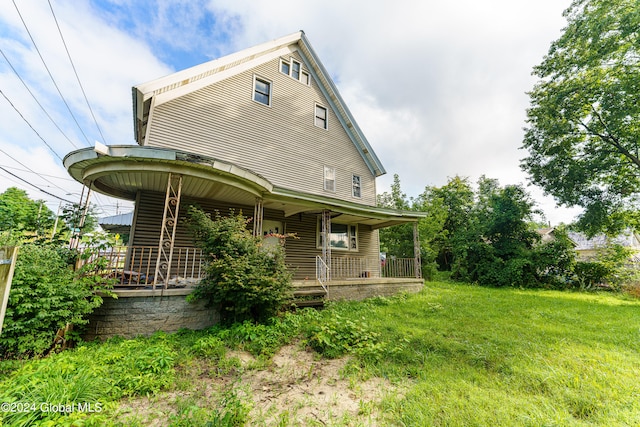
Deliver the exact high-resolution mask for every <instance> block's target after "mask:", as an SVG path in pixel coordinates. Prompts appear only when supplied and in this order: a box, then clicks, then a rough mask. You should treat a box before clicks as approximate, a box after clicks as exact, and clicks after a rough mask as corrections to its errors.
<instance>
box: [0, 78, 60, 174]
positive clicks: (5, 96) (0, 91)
mask: <svg viewBox="0 0 640 427" xmlns="http://www.w3.org/2000/svg"><path fill="white" fill-rule="evenodd" d="M0 94H1V95H2V96H3V97H4V99H6V100H7V102H8V103H9V105H11V106H12V107H13V109H14V110H16V113H18V115H20V117H21V118H22V120H24V121H25V123H26V124H28V125H29V127H30V128H31V130H32V131H34V132H35V134H36V135H38V138H40V139H41V140H42V142H44V145H46V146H47V148H49V150H51V152H52V153H53V154H54V155H55V156H56V157H57V158H58V159H60V161H62V157H60V156H59V155H58V153H56V151H55V150H54V149H53V148H52V147H51V146H50V145H49V144H48V143H47V141H45V140H44V138H43V137H42V135H40V134H39V133H38V131H37V130H36V129H35V128H34V127H33V126H32V125H31V123H29V120H27V118H26V117H25V116H23V115H22V113H21V112H20V110H18V108H16V106H15V105H13V102H11V100H9V98H7V95H5V94H4V92H3V91H2V89H0Z"/></svg>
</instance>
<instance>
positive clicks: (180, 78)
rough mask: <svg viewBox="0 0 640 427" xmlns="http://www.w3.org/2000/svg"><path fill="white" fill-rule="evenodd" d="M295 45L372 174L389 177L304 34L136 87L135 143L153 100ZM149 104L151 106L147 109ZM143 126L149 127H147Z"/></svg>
mask: <svg viewBox="0 0 640 427" xmlns="http://www.w3.org/2000/svg"><path fill="white" fill-rule="evenodd" d="M292 44H297V45H298V46H299V47H300V48H301V50H302V53H303V54H304V55H303V57H309V59H310V60H312V61H313V64H309V63H307V64H306V65H307V67H308V68H309V71H310V72H311V73H312V74H313V75H314V78H315V79H316V81H318V82H319V83H320V85H319V86H320V89H321V91H322V92H323V94H324V95H325V97H326V98H327V100H328V101H329V102H331V103H332V104H333V105H332V107H333V109H334V110H335V111H336V113H338V118H339V120H340V123H341V125H342V126H343V128H344V129H345V131H346V132H347V134H348V135H349V137H350V139H351V141H352V143H353V144H354V146H355V147H356V149H357V150H358V152H359V153H360V156H361V157H362V158H363V160H364V161H365V163H366V165H367V167H368V168H369V170H370V171H371V173H372V174H373V175H374V176H375V177H379V176H381V175H384V174H386V173H387V172H386V170H385V169H384V166H382V162H381V161H380V159H379V158H378V156H377V155H376V154H375V152H374V151H373V148H372V147H371V145H370V144H369V141H367V138H366V137H365V136H364V133H363V132H362V130H361V129H360V127H359V126H358V124H357V122H356V120H355V118H354V117H353V115H352V114H351V111H350V110H349V108H348V107H347V104H346V103H345V102H344V100H343V99H342V96H341V95H340V92H339V91H338V88H337V87H336V85H335V83H334V82H333V80H332V79H331V77H330V74H329V72H328V71H327V70H326V69H325V67H324V65H323V64H322V62H321V61H320V58H319V57H318V55H317V54H316V53H315V50H314V49H313V47H312V46H311V44H310V43H309V40H308V38H307V37H306V35H305V33H304V31H298V32H295V33H293V34H289V35H287V36H284V37H281V38H278V39H275V40H271V41H269V42H266V43H262V44H259V45H257V46H253V47H250V48H248V49H244V50H241V51H239V52H236V53H232V54H230V55H226V56H223V57H221V58H218V59H214V60H212V61H209V62H205V63H203V64H199V65H196V66H194V67H191V68H187V69H185V70H182V71H178V72H176V73H173V74H170V75H167V76H164V77H161V78H159V79H156V80H152V81H151V82H148V83H143V84H139V85H136V86H134V87H132V96H133V121H134V137H135V140H136V141H137V142H138V143H139V144H140V143H141V141H142V138H143V135H141V134H140V133H141V129H140V128H139V126H138V121H139V120H140V121H142V120H143V119H144V114H145V111H144V110H145V109H146V108H151V107H150V105H149V103H148V102H149V101H150V100H151V99H152V98H154V97H157V96H159V95H161V94H164V93H168V92H170V91H172V90H175V89H179V88H181V89H182V90H185V89H186V86H187V85H191V86H190V88H189V90H190V91H193V90H197V89H199V88H200V86H201V85H203V84H205V83H206V80H203V79H206V78H207V77H210V76H212V75H215V74H218V73H221V72H226V71H227V70H229V72H230V73H231V72H232V71H233V69H234V68H235V67H236V66H238V65H240V64H242V63H246V62H249V61H253V60H258V58H260V57H262V56H264V55H265V54H268V53H270V52H275V51H277V50H279V49H283V48H286V47H288V46H291V45H292ZM312 65H315V66H312ZM198 83H199V84H198ZM145 103H147V104H146V105H145ZM143 126H146V125H144V124H143Z"/></svg>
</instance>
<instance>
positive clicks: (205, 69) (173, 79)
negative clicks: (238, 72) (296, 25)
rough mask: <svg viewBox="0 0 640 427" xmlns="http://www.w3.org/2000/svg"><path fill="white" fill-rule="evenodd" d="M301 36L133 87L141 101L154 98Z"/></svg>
mask: <svg viewBox="0 0 640 427" xmlns="http://www.w3.org/2000/svg"><path fill="white" fill-rule="evenodd" d="M301 34H302V33H301V32H297V33H293V34H290V35H288V36H284V37H281V38H279V39H275V40H272V41H270V42H266V43H262V44H260V45H257V46H253V47H250V48H248V49H245V50H241V51H239V52H236V53H232V54H230V55H227V56H223V57H222V58H218V59H214V60H213V61H209V62H205V63H204V64H199V65H196V66H194V67H191V68H187V69H186V70H182V71H178V72H175V73H173V74H170V75H168V76H165V77H161V78H159V79H156V80H153V81H151V82H148V83H142V84H139V85H137V86H135V88H136V89H137V90H138V91H139V92H140V93H141V94H142V95H143V100H146V99H148V98H150V97H151V96H154V94H155V93H156V92H157V91H159V90H163V89H165V88H167V87H171V86H175V85H181V84H182V83H184V82H185V81H190V82H193V81H196V80H200V79H202V78H206V77H207V75H208V74H209V73H215V74H218V72H215V71H214V70H217V69H219V68H224V67H229V68H234V65H233V64H236V63H242V62H245V61H246V59H247V58H252V60H253V58H259V57H262V56H264V55H269V54H270V52H273V51H274V50H279V49H282V48H283V47H287V46H289V45H292V44H295V43H296V42H297V41H298V40H299V39H300V37H301Z"/></svg>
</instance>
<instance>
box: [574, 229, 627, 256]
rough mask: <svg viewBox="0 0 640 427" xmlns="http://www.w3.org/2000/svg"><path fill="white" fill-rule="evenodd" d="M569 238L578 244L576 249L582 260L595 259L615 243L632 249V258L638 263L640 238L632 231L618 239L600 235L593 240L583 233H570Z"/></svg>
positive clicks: (624, 233)
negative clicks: (604, 249) (599, 253)
mask: <svg viewBox="0 0 640 427" xmlns="http://www.w3.org/2000/svg"><path fill="white" fill-rule="evenodd" d="M569 238H570V239H571V240H572V241H573V242H574V243H575V244H576V248H575V249H576V252H577V253H578V259H580V260H589V259H593V258H594V257H595V256H596V255H597V254H598V251H600V250H602V249H603V248H605V247H606V246H607V245H609V244H612V243H613V244H618V245H621V246H623V247H625V248H629V249H632V250H633V251H634V254H633V255H632V258H633V260H634V261H636V262H637V261H638V253H640V238H639V237H638V235H637V234H636V233H634V232H633V231H631V230H627V231H625V232H623V233H622V234H620V235H619V236H617V237H607V236H605V235H602V234H600V235H597V236H594V237H591V238H589V237H587V236H586V235H584V234H582V233H576V232H569Z"/></svg>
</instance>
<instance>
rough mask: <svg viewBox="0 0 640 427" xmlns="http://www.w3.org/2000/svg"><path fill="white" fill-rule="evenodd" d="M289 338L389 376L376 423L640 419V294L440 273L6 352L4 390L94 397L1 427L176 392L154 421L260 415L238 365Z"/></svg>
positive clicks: (108, 411) (2, 393)
mask: <svg viewBox="0 0 640 427" xmlns="http://www.w3.org/2000/svg"><path fill="white" fill-rule="evenodd" d="M296 339H301V342H302V343H303V344H305V343H306V344H307V345H308V346H311V347H313V348H314V349H315V350H316V351H319V352H320V353H322V354H323V355H325V356H332V357H340V356H341V355H343V354H351V355H352V358H351V359H350V362H349V363H348V364H347V366H346V368H345V371H344V375H345V376H346V378H347V379H348V380H350V381H351V382H352V383H353V384H354V385H357V383H358V382H359V381H365V380H367V379H370V378H372V377H380V378H384V379H386V380H387V381H388V383H389V384H391V388H390V390H389V391H390V393H388V394H387V395H386V396H385V397H384V398H383V400H382V401H381V402H379V403H376V404H375V405H374V406H373V407H372V406H371V405H363V408H364V409H366V411H367V413H368V414H369V415H370V416H369V419H377V421H375V422H376V423H377V424H376V425H398V426H506V425H508V426H572V425H575V426H582V425H584V426H587V425H588V426H593V425H601V426H635V425H640V300H637V299H631V298H630V297H626V296H624V295H617V294H593V293H589V294H587V293H571V292H557V291H541V290H517V289H490V288H481V287H477V286H469V285H461V284H451V283H440V282H438V283H434V282H429V283H427V285H426V287H425V289H424V291H423V292H421V293H420V294H417V295H404V296H400V297H394V298H373V299H371V300H368V301H365V302H345V303H337V304H332V305H331V306H330V307H328V308H327V309H325V310H323V311H321V312H316V311H311V310H304V311H302V312H299V313H298V314H295V315H287V316H284V317H282V318H280V319H279V320H278V321H276V322H274V323H273V324H272V325H270V326H253V325H249V324H245V325H236V326H235V327H233V328H231V329H221V328H213V329H212V330H209V331H201V332H188V331H184V332H182V333H178V334H174V335H166V334H158V335H156V336H154V337H152V338H147V339H136V340H128V341H127V340H112V341H109V342H107V343H104V344H100V345H94V344H91V345H85V346H82V347H80V348H78V349H76V350H73V351H68V352H65V353H64V354H58V355H55V356H53V357H50V358H48V359H46V360H42V361H30V362H26V363H17V362H2V363H0V400H5V401H11V400H14V401H42V400H45V401H48V400H57V401H65V399H66V401H71V402H87V401H94V402H95V401H99V402H100V405H101V412H100V413H94V414H93V415H90V416H87V414H86V413H74V414H72V416H71V417H68V416H66V415H65V416H59V417H58V416H57V415H55V414H42V413H35V414H28V415H31V418H27V416H26V415H24V414H23V416H15V415H12V416H9V417H7V414H6V413H5V414H4V416H5V421H4V423H5V424H3V425H20V424H19V423H20V422H21V421H28V423H27V424H24V425H33V423H35V422H37V420H38V419H39V420H42V421H46V420H47V419H53V420H55V422H54V423H53V424H51V425H61V423H62V422H63V421H67V422H70V421H72V420H77V421H78V422H82V423H84V425H109V424H111V425H127V424H134V425H135V422H133V423H132V420H134V421H135V418H133V419H132V418H130V419H128V420H127V419H123V418H122V416H121V414H120V412H119V411H120V410H119V408H118V406H119V405H120V404H121V403H123V402H125V400H123V399H126V398H129V397H134V398H135V397H137V396H144V395H148V396H151V399H153V397H154V396H164V395H163V393H174V394H175V393H179V394H180V396H183V398H182V399H181V400H179V402H178V404H176V407H175V408H173V411H172V412H171V414H170V416H167V417H165V418H164V420H165V421H164V424H159V425H172V426H181V425H213V426H223V425H243V424H244V425H265V424H267V422H266V421H265V419H264V418H251V417H252V415H249V409H250V408H251V404H252V403H251V395H250V394H247V393H246V392H242V393H240V392H238V390H241V389H242V383H241V379H242V374H243V372H244V373H246V371H247V369H251V370H260V369H267V368H268V367H269V363H270V362H269V358H270V356H271V355H273V353H274V352H275V351H276V350H277V349H278V348H279V347H280V346H281V345H283V344H285V343H288V342H292V341H294V340H296ZM231 348H239V349H244V350H247V351H250V352H251V353H253V354H254V355H256V356H257V359H256V361H255V362H254V363H253V364H252V365H251V366H249V367H246V366H245V367H241V365H240V364H239V363H238V361H237V360H236V359H234V358H231V357H227V356H226V355H227V354H228V350H229V349H231ZM205 374H206V375H207V377H208V378H218V379H219V381H218V380H216V381H218V382H216V384H220V390H218V393H217V394H216V393H213V394H209V395H207V398H206V399H203V398H201V397H198V393H199V392H196V390H197V388H198V379H201V378H203V377H204V375H205ZM83 393H84V394H83ZM158 399H160V400H166V399H164V398H163V397H160V398H158ZM2 415H3V414H2V413H0V416H2ZM279 419H280V423H279V424H277V425H283V426H284V425H304V423H300V422H296V421H295V420H293V417H290V416H289V415H286V416H285V415H281V416H280V418H279ZM362 420H363V418H362V417H359V416H357V415H353V416H346V417H344V416H343V417H341V418H340V419H336V420H332V423H331V425H356V426H357V425H368V424H366V423H365V422H363V421H362ZM207 422H208V423H209V424H207ZM78 425H81V424H78ZM137 425H145V424H144V422H143V421H140V420H138V424H137ZM317 425H322V424H321V423H318V424H317Z"/></svg>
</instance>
